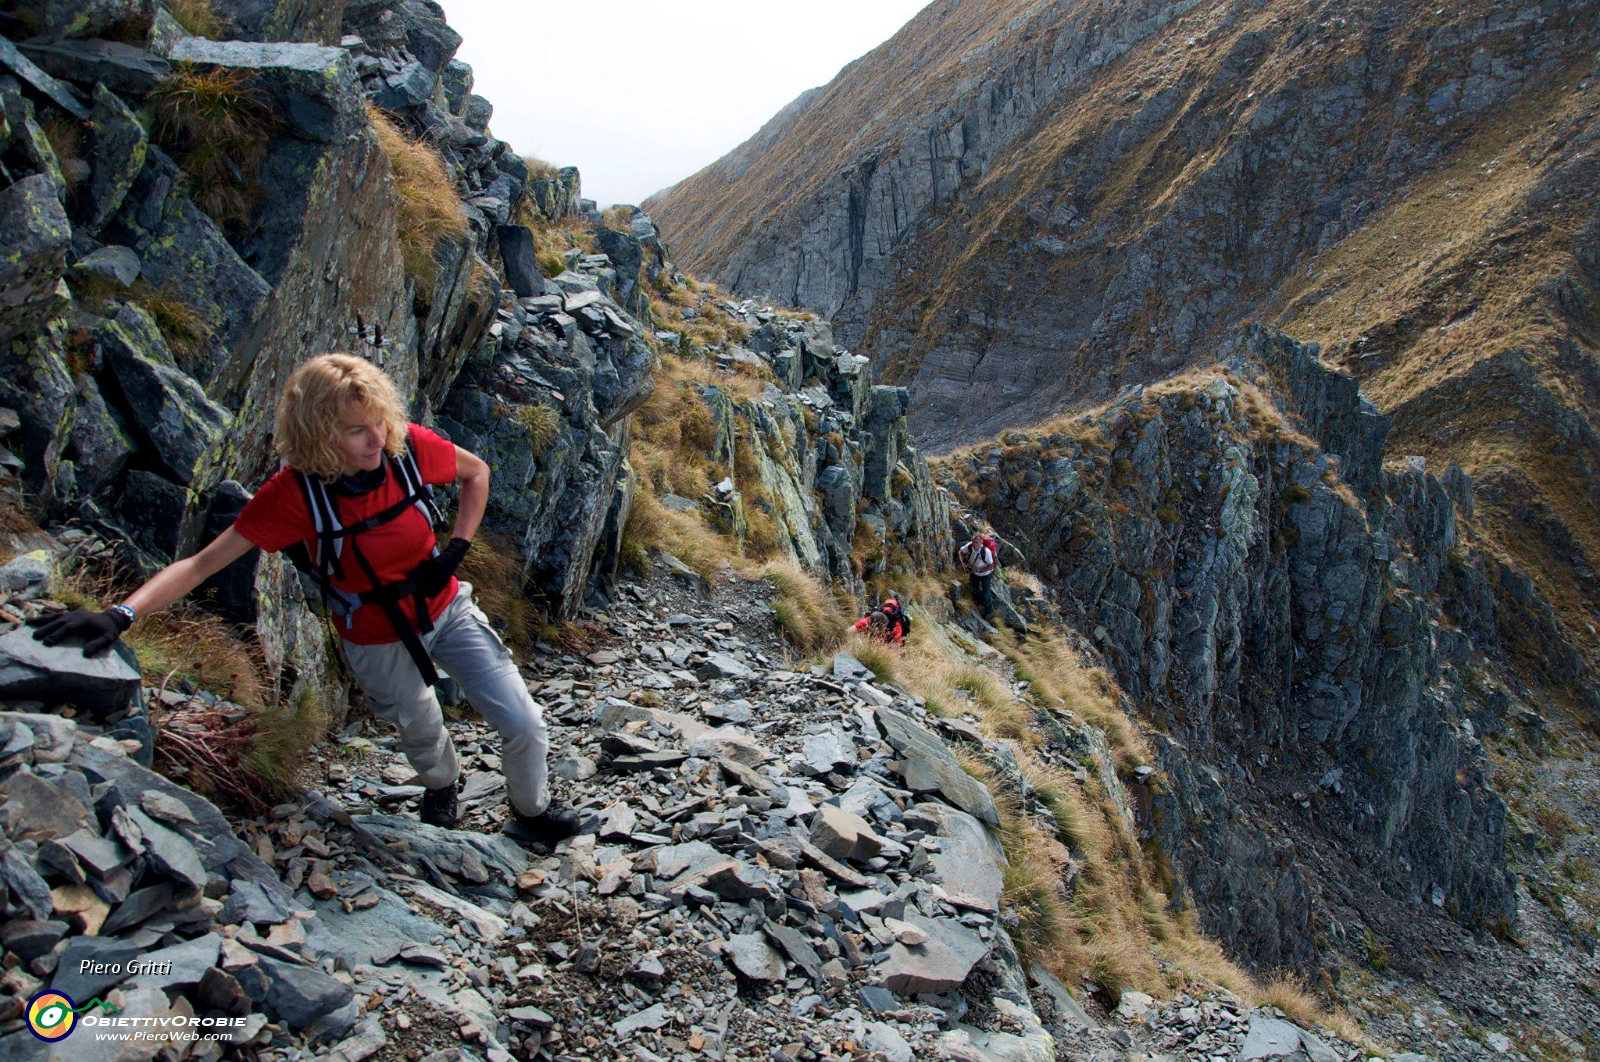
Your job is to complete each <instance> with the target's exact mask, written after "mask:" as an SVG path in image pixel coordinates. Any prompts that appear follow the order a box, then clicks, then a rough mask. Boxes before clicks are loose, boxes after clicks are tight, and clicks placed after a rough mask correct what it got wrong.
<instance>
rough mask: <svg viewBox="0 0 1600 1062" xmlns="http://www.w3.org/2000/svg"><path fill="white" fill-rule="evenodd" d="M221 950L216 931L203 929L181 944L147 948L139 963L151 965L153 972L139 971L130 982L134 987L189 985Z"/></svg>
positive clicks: (186, 986)
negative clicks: (154, 948) (148, 950)
mask: <svg viewBox="0 0 1600 1062" xmlns="http://www.w3.org/2000/svg"><path fill="white" fill-rule="evenodd" d="M221 952H222V937H220V936H219V935H217V934H216V933H202V934H200V936H198V937H195V938H194V939H193V940H186V941H184V942H183V943H182V944H174V945H173V946H172V947H170V948H161V949H160V950H158V951H151V952H146V953H145V954H144V955H141V956H140V957H139V963H140V965H141V966H142V967H145V968H149V967H150V966H154V967H155V970H156V972H153V973H141V974H140V975H139V976H138V977H136V978H134V979H133V981H131V982H130V984H131V985H132V986H133V987H134V988H188V987H189V986H190V985H197V984H199V983H200V979H201V978H202V977H204V976H205V974H206V971H207V970H209V969H210V968H211V967H213V966H215V965H216V964H217V959H218V957H219V956H220V954H221ZM168 964H170V965H168ZM163 966H166V968H165V969H162V967H163Z"/></svg>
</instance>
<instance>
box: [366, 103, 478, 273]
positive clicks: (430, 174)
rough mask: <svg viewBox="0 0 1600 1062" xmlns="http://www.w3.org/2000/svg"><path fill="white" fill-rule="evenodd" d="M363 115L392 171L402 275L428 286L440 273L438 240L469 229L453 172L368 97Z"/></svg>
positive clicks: (458, 237) (454, 237) (462, 234)
mask: <svg viewBox="0 0 1600 1062" xmlns="http://www.w3.org/2000/svg"><path fill="white" fill-rule="evenodd" d="M367 117H368V118H369V119H370V120H371V122H372V127H373V129H374V130H376V132H377V134H378V143H379V145H380V146H381V147H382V148H383V153H384V154H385V155H387V156H388V158H389V169H390V172H391V173H392V174H393V177H394V196H395V232H396V235H397V236H398V238H399V240H400V257H401V258H402V259H403V260H404V261H405V268H406V275H407V276H410V277H414V278H416V280H417V281H418V282H419V283H420V284H421V285H422V286H424V287H430V286H432V285H433V284H434V282H435V281H437V280H438V279H439V262H438V259H437V257H436V252H437V250H438V246H439V242H440V241H441V240H462V239H465V238H466V237H467V235H468V233H469V232H470V231H471V230H470V227H469V225H468V224H467V215H466V212H465V211H464V210H462V208H461V200H460V198H459V197H458V196H457V194H456V181H455V178H454V176H452V175H451V173H450V170H449V167H447V166H446V165H445V162H444V159H443V158H442V157H441V156H440V154H439V152H438V151H437V150H436V149H435V148H434V147H433V146H432V145H431V144H429V143H427V142H426V141H424V140H414V139H412V138H411V137H409V136H407V135H406V134H405V133H404V132H402V131H401V130H400V127H399V126H398V125H396V124H395V122H394V120H393V119H392V118H390V117H389V116H388V115H387V114H385V113H384V112H383V111H382V110H380V109H379V108H377V107H375V106H373V105H372V104H370V103H369V104H368V105H367Z"/></svg>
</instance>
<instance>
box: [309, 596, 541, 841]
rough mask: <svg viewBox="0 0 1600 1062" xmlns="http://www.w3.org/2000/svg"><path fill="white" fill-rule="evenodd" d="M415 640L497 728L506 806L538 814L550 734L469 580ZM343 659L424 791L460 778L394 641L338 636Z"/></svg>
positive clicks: (421, 686)
mask: <svg viewBox="0 0 1600 1062" xmlns="http://www.w3.org/2000/svg"><path fill="white" fill-rule="evenodd" d="M420 637H421V638H422V644H423V646H424V647H425V648H426V649H427V650H428V655H429V656H431V657H432V658H433V661H434V663H436V664H438V665H439V666H440V668H442V669H443V670H444V671H445V672H447V673H448V674H449V675H450V677H451V678H453V679H455V680H456V683H457V684H458V685H460V687H461V691H462V692H463V693H465V694H466V696H467V700H468V701H469V702H470V703H471V704H472V706H473V707H474V708H476V709H477V710H478V712H479V714H480V715H482V716H483V717H484V719H486V720H488V721H489V722H490V723H491V724H493V726H494V727H495V729H496V730H498V731H500V762H501V767H502V769H503V770H504V771H505V776H506V795H507V796H508V797H509V798H510V800H511V806H512V807H513V808H515V809H516V810H518V811H520V812H522V813H523V814H524V815H539V814H542V813H543V812H544V810H545V808H546V807H547V806H548V805H549V803H550V788H549V781H548V776H547V774H546V765H545V757H546V755H547V754H548V752H549V750H550V738H549V734H548V732H547V731H546V730H545V725H544V713H543V711H542V709H541V708H540V707H539V704H538V702H536V701H535V700H534V699H533V697H532V696H531V695H530V694H529V693H528V686H527V683H525V682H523V680H522V675H521V673H520V672H518V671H517V665H516V664H515V663H514V662H513V661H512V659H511V650H509V649H507V648H506V646H505V643H504V642H502V641H501V640H500V636H499V635H498V634H496V633H495V631H494V628H493V627H491V626H489V621H488V619H486V618H485V617H484V615H483V612H482V610H480V609H479V608H478V606H477V605H475V604H473V603H472V584H471V583H462V584H461V590H460V591H459V592H458V593H457V594H456V599H455V600H454V601H452V602H450V606H449V607H448V608H446V609H445V610H444V612H443V613H442V614H441V615H440V616H439V618H438V619H437V620H435V621H434V626H433V630H432V631H430V632H428V633H427V634H424V635H421V636H420ZM340 644H341V645H342V647H343V649H344V658H345V663H346V664H347V665H348V666H349V668H350V673H351V674H352V675H354V676H355V678H356V681H357V682H358V683H359V684H360V686H361V691H362V692H363V693H365V694H366V695H367V703H368V704H370V705H372V710H373V712H374V713H375V714H376V715H377V716H378V718H379V719H382V720H384V721H385V722H389V723H393V724H394V725H395V726H396V727H398V728H399V730H400V749H401V751H402V752H404V753H405V756H406V759H407V760H409V761H410V762H411V766H412V767H413V768H415V769H416V772H417V781H418V783H419V784H421V785H424V786H426V787H428V788H429V789H438V788H439V787H440V786H445V785H449V784H450V783H451V782H454V781H455V780H456V779H457V778H458V777H460V775H461V764H460V761H459V760H457V759H456V748H455V745H454V743H452V742H451V740H450V732H449V731H447V730H446V729H445V727H444V714H443V713H442V712H440V710H439V701H438V699H437V698H436V697H435V696H434V695H433V689H432V687H430V686H428V684H427V683H425V682H423V681H422V675H421V673H420V672H418V671H417V665H416V663H415V662H414V661H412V659H411V654H410V653H408V652H406V647H405V646H404V645H402V644H401V643H400V642H389V643H387V644H384V645H356V644H354V643H352V642H345V641H341V643H340Z"/></svg>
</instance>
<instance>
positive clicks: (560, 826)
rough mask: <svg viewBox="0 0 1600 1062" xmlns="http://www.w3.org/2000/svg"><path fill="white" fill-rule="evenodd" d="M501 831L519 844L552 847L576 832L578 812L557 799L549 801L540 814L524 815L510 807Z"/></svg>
mask: <svg viewBox="0 0 1600 1062" xmlns="http://www.w3.org/2000/svg"><path fill="white" fill-rule="evenodd" d="M501 832H502V833H504V834H505V835H506V836H507V837H509V838H511V839H512V840H513V841H516V842H517V843H519V844H527V845H539V846H542V847H544V848H554V847H555V846H556V845H557V844H559V843H560V842H562V841H564V840H566V839H567V838H568V837H571V836H573V835H574V834H576V833H577V832H578V813H577V812H576V811H573V810H572V809H571V808H569V807H567V805H566V804H564V803H562V802H561V801H559V800H552V801H550V805H549V806H548V807H546V808H545V809H544V814H542V815H524V814H522V812H520V811H518V810H517V809H516V808H512V809H511V814H510V815H509V816H508V817H507V818H506V824H505V828H504V829H503V830H502V831H501Z"/></svg>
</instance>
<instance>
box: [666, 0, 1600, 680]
mask: <svg viewBox="0 0 1600 1062" xmlns="http://www.w3.org/2000/svg"><path fill="white" fill-rule="evenodd" d="M1597 43H1600V24H1597V19H1596V13H1595V10H1594V8H1593V7H1592V5H1587V4H1580V3H1557V4H1522V5H1516V4H1503V3H1494V2H1489V0H1478V2H1469V3H1463V4H1450V5H1444V6H1438V5H1434V6H1431V7H1429V6H1424V5H1407V4H1397V3H1381V2H1380V3H1362V4H1356V5H1353V6H1352V5H1349V4H1333V3H1316V2H1306V0H1272V2H1238V3H1223V4H1195V3H1179V4H1164V3H1163V4H1157V3H1139V2H1109V0H1107V2H1101V0H1046V2H1037V3H1015V2H1002V0H946V2H940V3H934V4H930V5H929V6H928V7H927V8H926V9H924V10H923V11H922V13H921V14H919V15H918V16H917V17H916V18H915V19H914V20H912V22H911V23H909V24H908V25H907V26H906V27H905V28H904V29H903V30H902V31H901V32H900V33H899V34H897V35H896V36H895V37H894V38H892V39H891V40H890V41H888V42H886V43H885V44H884V45H882V46H881V47H880V48H878V49H876V50H875V51H873V52H872V53H870V54H869V55H867V56H865V57H863V58H862V59H861V60H859V61H858V62H856V63H854V64H852V65H851V66H849V67H847V68H846V69H845V70H844V71H843V72H841V73H840V75H839V76H838V77H837V78H836V79H835V80H834V81H833V82H831V83H830V84H828V85H827V86H825V87H823V88H821V89H818V90H814V91H812V92H810V93H807V94H806V95H805V96H803V97H802V98H801V99H799V100H797V101H796V102H795V104H793V105H792V106H791V107H789V108H788V109H786V110H785V111H784V112H782V113H781V114H779V115H778V116H777V117H775V118H774V119H773V120H772V122H770V123H769V124H768V126H767V127H766V128H764V129H763V130H762V131H761V132H760V133H759V134H757V135H756V136H755V137H754V138H752V139H751V140H750V141H749V142H748V143H746V144H744V145H743V146H741V147H740V148H738V149H737V150H735V151H734V152H732V153H731V154H730V155H728V156H727V157H726V158H724V159H722V160H721V161H719V162H718V163H716V164H714V165H712V166H711V167H708V168H707V169H706V170H704V171H703V172H701V173H699V174H697V175H695V176H694V177H692V178H689V179H688V180H686V181H684V182H682V183H680V184H679V185H677V186H675V187H674V188H672V189H670V190H668V191H667V192H664V193H661V194H660V195H658V196H657V197H655V198H654V199H653V200H652V201H651V202H650V203H649V204H648V205H649V207H650V209H651V210H652V211H653V212H654V213H655V214H656V216H657V217H658V218H660V219H661V222H662V224H663V225H664V226H665V228H666V230H667V232H668V233H669V235H670V236H671V237H672V238H673V239H674V241H675V244H676V246H677V249H678V253H679V254H680V256H681V257H682V259H683V261H684V262H685V264H686V265H688V266H689V267H691V268H693V269H694V270H696V271H697V272H699V273H701V274H702V275H704V276H707V277H709V278H711V279H715V280H717V281H719V282H721V283H723V284H725V285H727V286H728V287H730V288H732V289H733V290H735V291H739V292H744V293H749V294H759V295H761V296H763V297H766V298H770V299H774V300H776V301H778V302H779V303H780V304H788V305H794V306H803V307H807V308H810V309H813V310H815V311H817V312H819V313H821V314H823V315H824V316H826V317H828V318H829V319H830V320H832V321H833V323H834V324H835V326H836V328H837V329H838V331H839V334H840V336H841V338H842V339H844V340H845V341H846V342H849V343H852V344H853V345H856V346H858V347H860V348H861V349H862V351H863V352H864V353H866V354H869V355H870V356H872V357H873V358H874V360H875V363H876V364H878V365H880V366H882V368H881V369H880V370H879V373H880V376H882V377H883V378H884V379H886V380H891V381H895V382H899V383H903V384H905V385H907V387H908V388H909V390H910V392H911V394H912V396H913V402H912V425H913V429H914V430H915V431H916V432H917V433H918V435H919V437H920V438H921V439H922V440H923V442H924V444H925V445H926V446H928V447H930V448H931V449H933V450H935V451H938V450H942V449H945V448H947V447H949V446H950V445H952V444H956V443H961V442H970V441H972V440H974V439H976V438H979V437H982V436H987V435H992V434H994V433H995V432H997V431H1000V430H1003V429H1005V428H1009V427H1015V426H1018V425H1022V424H1026V423H1029V422H1033V421H1038V420H1043V419H1047V418H1048V417H1050V416H1053V415H1055V414H1057V413H1059V412H1062V411H1064V410H1070V409H1074V408H1087V407H1090V406H1094V405H1098V404H1100V403H1102V402H1105V401H1107V400H1108V399H1110V398H1111V397H1112V396H1114V395H1115V394H1116V393H1117V391H1118V390H1119V389H1120V388H1122V387H1124V386H1127V385H1130V384H1136V383H1143V384H1151V383H1154V382H1156V381H1158V380H1161V379H1163V378H1165V377H1167V376H1169V375H1172V374H1173V373H1175V372H1179V371H1181V370H1183V369H1185V368H1187V367H1190V366H1194V365H1204V364H1209V363H1210V361H1211V360H1212V358H1213V356H1214V353H1215V349H1216V346H1217V344H1218V343H1219V341H1220V340H1221V337H1222V336H1224V335H1225V334H1226V333H1227V331H1228V330H1229V329H1230V328H1232V327H1234V326H1235V325H1236V324H1238V323H1240V322H1242V321H1245V320H1248V319H1251V318H1256V319H1260V320H1263V321H1269V322H1273V323H1275V324H1276V325H1278V326H1279V327H1282V328H1284V329H1286V330H1287V331H1288V332H1290V333H1291V334H1292V335H1294V336H1296V338H1299V339H1302V340H1315V341H1318V342H1320V343H1322V344H1323V346H1324V351H1325V356H1326V357H1328V358H1329V359H1330V360H1331V361H1332V362H1334V363H1336V364H1339V365H1341V366H1343V367H1344V368H1346V369H1347V370H1348V371H1350V372H1351V373H1352V374H1353V375H1355V377H1356V378H1357V379H1358V380H1360V381H1361V383H1362V384H1363V386H1364V387H1365V388H1366V389H1367V391H1368V393H1369V395H1370V396H1371V397H1372V399H1373V400H1374V401H1375V402H1376V403H1377V404H1378V406H1379V408H1380V409H1381V410H1382V411H1383V412H1384V413H1385V414H1386V415H1388V416H1390V417H1391V418H1392V421H1393V443H1392V445H1393V446H1394V447H1395V452H1397V453H1402V454H1419V455H1423V456H1426V457H1428V458H1429V459H1430V460H1431V461H1432V462H1433V463H1434V464H1436V465H1437V466H1439V467H1444V466H1446V465H1447V464H1448V463H1449V462H1450V461H1452V460H1454V461H1457V462H1459V463H1460V464H1461V465H1462V467H1463V468H1464V469H1465V470H1466V471H1467V472H1468V473H1469V474H1471V475H1472V476H1473V477H1474V479H1475V480H1476V481H1477V483H1478V485H1479V486H1478V492H1477V498H1478V505H1479V513H1480V519H1481V521H1482V524H1483V529H1484V532H1485V534H1486V535H1487V536H1488V537H1489V539H1490V540H1491V541H1492V542H1493V543H1494V545H1495V547H1496V548H1498V549H1501V550H1503V551H1505V552H1506V553H1507V554H1509V555H1510V556H1512V557H1514V558H1516V559H1517V560H1518V562H1519V563H1520V565H1521V567H1522V569H1523V570H1524V571H1525V572H1526V573H1527V574H1528V575H1529V577H1530V578H1532V579H1534V580H1535V582H1536V583H1537V584H1538V585H1539V587H1540V589H1541V591H1542V592H1543V593H1544V595H1545V596H1546V598H1547V599H1549V600H1550V601H1551V602H1552V603H1553V604H1554V605H1555V606H1556V608H1557V609H1558V611H1559V613H1560V615H1561V616H1562V618H1563V621H1564V623H1565V624H1566V627H1567V633H1568V636H1569V637H1571V638H1573V639H1576V640H1577V641H1578V642H1579V643H1581V644H1582V645H1583V646H1584V647H1585V649H1586V651H1588V652H1591V653H1592V652H1593V651H1594V650H1595V648H1596V642H1595V633H1594V631H1595V626H1594V624H1593V621H1592V617H1593V616H1594V614H1595V612H1596V609H1597V606H1600V600H1597V598H1596V596H1595V594H1596V590H1595V588H1596V587H1597V586H1600V581H1597V580H1596V578H1595V575H1594V573H1595V558H1596V557H1597V556H1600V523H1597V522H1596V521H1595V519H1594V512H1595V511H1596V502H1597V500H1600V478H1597V475H1596V462H1595V452H1596V436H1595V423H1596V420H1595V418H1596V413H1597V410H1600V402H1597V398H1596V394H1595V390H1594V370H1593V363H1594V344H1593V327H1592V319H1593V316H1594V312H1595V301H1594V298H1593V295H1592V289H1593V272H1594V270H1593V260H1594V254H1593V240H1594V227H1595V216H1596V214H1595V203H1594V189H1595V187H1596V182H1595V179H1594V173H1593V172H1592V167H1593V158H1594V152H1593V147H1592V141H1593V138H1594V136H1595V121H1594V118H1595V113H1596V108H1595V96H1594V93H1595V92H1596V91H1597V87H1596V77H1595V74H1596V69H1595V59H1594V57H1595V53H1596V44H1597Z"/></svg>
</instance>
